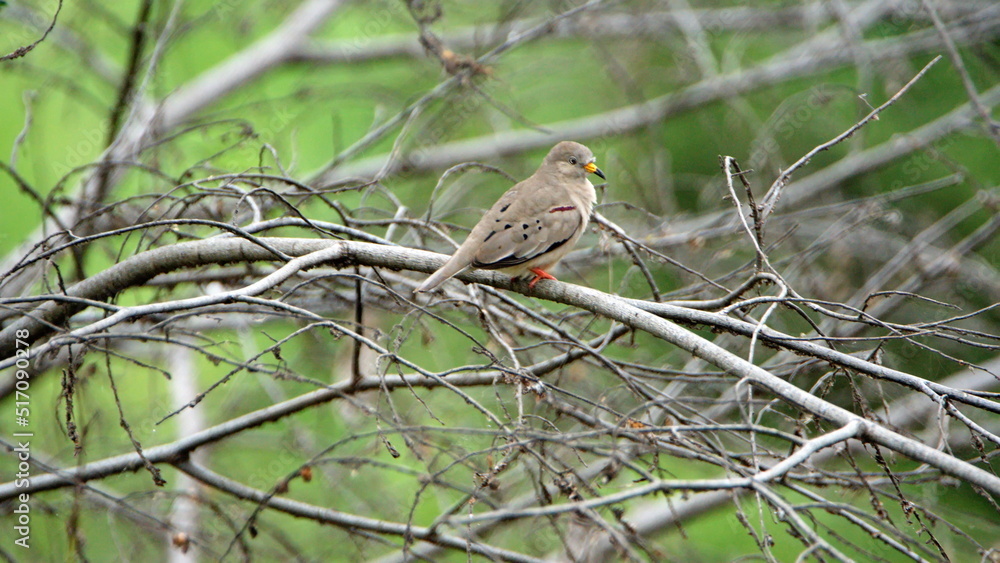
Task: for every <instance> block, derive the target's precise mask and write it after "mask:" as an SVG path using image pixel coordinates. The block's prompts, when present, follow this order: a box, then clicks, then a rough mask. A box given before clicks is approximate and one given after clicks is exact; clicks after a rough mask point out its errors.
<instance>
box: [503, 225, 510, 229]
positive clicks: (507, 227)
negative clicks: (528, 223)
mask: <svg viewBox="0 0 1000 563" xmlns="http://www.w3.org/2000/svg"><path fill="white" fill-rule="evenodd" d="M509 228H510V223H507V224H506V225H504V226H503V229H504V230H505V231H506V230H507V229H509Z"/></svg>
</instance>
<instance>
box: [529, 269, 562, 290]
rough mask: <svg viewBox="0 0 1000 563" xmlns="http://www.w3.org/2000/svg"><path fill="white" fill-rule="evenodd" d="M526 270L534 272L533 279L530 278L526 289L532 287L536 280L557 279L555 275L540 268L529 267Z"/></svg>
mask: <svg viewBox="0 0 1000 563" xmlns="http://www.w3.org/2000/svg"><path fill="white" fill-rule="evenodd" d="M528 271H529V272H531V273H532V274H535V277H534V279H532V280H531V283H529V284H528V289H534V288H535V284H536V283H538V280H552V281H557V280H556V277H555V276H553V275H552V274H550V273H548V272H546V271H545V270H543V269H541V268H531V269H529V270H528Z"/></svg>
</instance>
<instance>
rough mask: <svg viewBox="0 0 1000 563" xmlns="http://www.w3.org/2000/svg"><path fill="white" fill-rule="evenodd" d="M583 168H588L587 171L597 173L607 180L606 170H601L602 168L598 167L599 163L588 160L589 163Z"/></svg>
mask: <svg viewBox="0 0 1000 563" xmlns="http://www.w3.org/2000/svg"><path fill="white" fill-rule="evenodd" d="M583 169H584V170H586V171H587V172H590V173H591V174H597V175H598V176H600V177H601V179H602V180H607V178H605V177H604V172H601V169H600V168H598V167H597V165H596V164H594V163H593V162H588V163H587V165H586V166H584V167H583Z"/></svg>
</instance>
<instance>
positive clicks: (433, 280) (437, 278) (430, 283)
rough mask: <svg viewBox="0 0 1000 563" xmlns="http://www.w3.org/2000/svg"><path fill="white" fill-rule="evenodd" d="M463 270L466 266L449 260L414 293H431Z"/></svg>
mask: <svg viewBox="0 0 1000 563" xmlns="http://www.w3.org/2000/svg"><path fill="white" fill-rule="evenodd" d="M463 269H465V266H464V265H462V264H460V263H459V262H458V261H456V260H449V261H448V262H446V263H445V265H444V266H441V268H440V269H438V271H436V272H434V273H433V274H431V275H430V277H428V278H427V279H426V280H424V283H422V284H420V287H418V288H417V289H414V290H413V293H423V292H425V291H430V290H432V289H434V288H435V287H437V286H439V285H441V284H442V283H444V281H445V280H447V279H448V278H450V277H452V276H454V275H455V274H457V273H459V272H460V271H462V270H463Z"/></svg>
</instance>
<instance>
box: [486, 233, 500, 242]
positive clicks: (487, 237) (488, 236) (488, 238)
mask: <svg viewBox="0 0 1000 563" xmlns="http://www.w3.org/2000/svg"><path fill="white" fill-rule="evenodd" d="M495 234H497V232H496V231H490V234H488V235H486V238H484V239H483V242H486V241H488V240H490V237H491V236H493V235H495Z"/></svg>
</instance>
